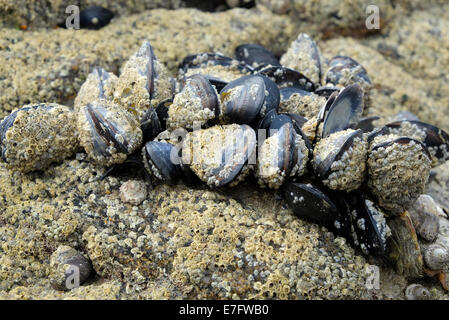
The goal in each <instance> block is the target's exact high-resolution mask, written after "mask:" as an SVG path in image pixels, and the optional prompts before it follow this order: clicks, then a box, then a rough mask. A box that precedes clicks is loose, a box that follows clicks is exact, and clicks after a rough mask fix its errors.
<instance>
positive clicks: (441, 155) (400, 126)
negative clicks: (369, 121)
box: [385, 120, 449, 167]
mask: <svg viewBox="0 0 449 320" xmlns="http://www.w3.org/2000/svg"><path fill="white" fill-rule="evenodd" d="M385 127H386V128H388V132H389V133H393V134H397V135H400V136H407V137H410V138H413V139H416V140H418V141H421V142H422V143H424V145H425V146H426V147H427V150H429V153H430V154H431V156H432V166H434V167H435V166H437V165H440V164H443V163H444V162H446V161H447V160H448V159H449V135H448V134H447V133H446V132H445V131H444V130H442V129H440V128H438V127H435V126H433V125H431V124H428V123H424V122H421V121H418V120H401V121H395V122H391V123H388V124H386V125H385Z"/></svg>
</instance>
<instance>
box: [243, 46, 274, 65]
mask: <svg viewBox="0 0 449 320" xmlns="http://www.w3.org/2000/svg"><path fill="white" fill-rule="evenodd" d="M235 57H236V59H237V60H239V61H242V62H244V63H246V64H248V65H250V66H253V65H262V64H271V65H273V66H278V65H280V64H279V60H278V59H277V58H276V57H275V56H274V55H273V54H272V53H271V51H270V50H268V49H266V48H264V47H263V46H261V45H259V44H242V45H239V46H238V47H237V48H236V49H235Z"/></svg>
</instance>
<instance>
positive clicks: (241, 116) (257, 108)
mask: <svg viewBox="0 0 449 320" xmlns="http://www.w3.org/2000/svg"><path fill="white" fill-rule="evenodd" d="M220 97H221V102H222V112H221V117H222V121H223V122H224V123H238V124H252V123H253V122H254V121H255V120H256V119H257V118H262V117H264V116H265V114H266V113H267V112H268V111H269V110H271V109H277V108H278V106H279V100H280V94H279V89H278V87H277V86H276V84H275V83H274V82H272V81H271V80H270V79H268V78H267V77H264V76H261V75H249V76H244V77H241V78H239V79H237V80H234V81H232V82H230V83H229V84H228V85H227V86H226V87H224V88H223V90H221V92H220Z"/></svg>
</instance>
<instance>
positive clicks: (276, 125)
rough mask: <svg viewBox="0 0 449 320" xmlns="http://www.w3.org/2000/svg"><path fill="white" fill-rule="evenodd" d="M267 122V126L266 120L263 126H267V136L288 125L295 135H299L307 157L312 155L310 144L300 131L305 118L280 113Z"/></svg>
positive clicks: (305, 120)
mask: <svg viewBox="0 0 449 320" xmlns="http://www.w3.org/2000/svg"><path fill="white" fill-rule="evenodd" d="M264 119H265V118H264ZM269 122H270V123H269V124H268V120H267V119H266V122H265V124H268V128H265V129H269V132H268V136H272V135H273V134H275V133H276V132H277V131H278V130H280V129H281V128H282V126H284V125H285V124H286V123H289V124H291V125H292V126H293V129H294V131H295V132H296V134H299V135H300V136H301V138H302V139H303V140H304V143H305V145H306V147H307V149H308V150H309V156H310V155H311V154H312V153H313V147H312V144H311V143H310V140H309V138H308V137H307V136H306V134H305V133H304V132H303V131H302V129H301V128H302V125H303V124H304V123H305V122H307V119H306V118H304V117H302V116H300V115H297V114H294V113H282V114H279V115H272V117H271V118H270V119H269Z"/></svg>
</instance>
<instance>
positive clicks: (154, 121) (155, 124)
mask: <svg viewBox="0 0 449 320" xmlns="http://www.w3.org/2000/svg"><path fill="white" fill-rule="evenodd" d="M172 103H173V100H172V99H167V100H164V101H162V102H161V103H159V104H158V105H157V107H156V108H150V109H148V110H147V111H146V112H145V114H144V115H143V117H142V120H141V121H140V129H141V130H142V134H143V141H149V140H153V139H154V138H156V137H157V135H158V134H159V133H161V132H162V131H165V130H166V129H167V118H168V108H169V106H170V105H171V104H172Z"/></svg>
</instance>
